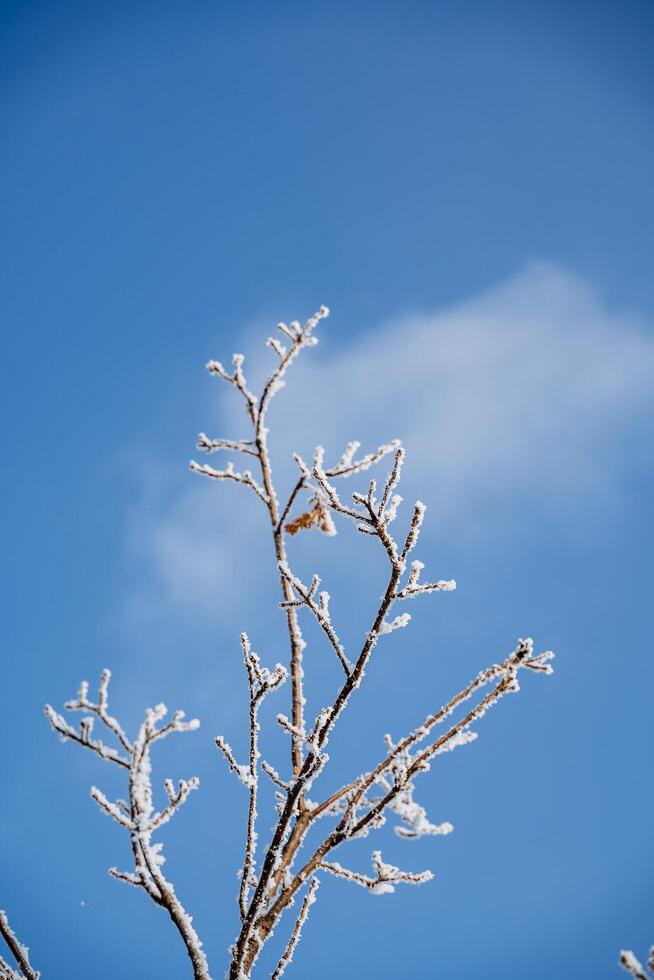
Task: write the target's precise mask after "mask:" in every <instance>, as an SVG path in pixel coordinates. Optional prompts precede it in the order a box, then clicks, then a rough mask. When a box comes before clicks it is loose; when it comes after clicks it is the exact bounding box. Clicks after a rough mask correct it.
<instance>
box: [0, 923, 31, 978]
mask: <svg viewBox="0 0 654 980" xmlns="http://www.w3.org/2000/svg"><path fill="white" fill-rule="evenodd" d="M0 936H2V938H3V939H4V941H5V942H6V944H7V946H8V947H9V949H10V950H11V954H12V956H13V957H14V959H15V960H16V963H17V964H18V966H19V967H20V969H21V971H22V973H23V975H24V976H25V977H26V980H39V976H40V974H39V973H38V971H37V970H35V969H34V968H33V967H32V965H31V964H30V961H29V957H28V953H27V949H26V948H25V947H24V946H23V945H22V944H21V943H19V941H18V938H17V937H16V934H15V932H14V931H13V929H12V928H11V926H10V925H9V919H8V918H7V913H6V912H5V911H3V910H2V909H0Z"/></svg>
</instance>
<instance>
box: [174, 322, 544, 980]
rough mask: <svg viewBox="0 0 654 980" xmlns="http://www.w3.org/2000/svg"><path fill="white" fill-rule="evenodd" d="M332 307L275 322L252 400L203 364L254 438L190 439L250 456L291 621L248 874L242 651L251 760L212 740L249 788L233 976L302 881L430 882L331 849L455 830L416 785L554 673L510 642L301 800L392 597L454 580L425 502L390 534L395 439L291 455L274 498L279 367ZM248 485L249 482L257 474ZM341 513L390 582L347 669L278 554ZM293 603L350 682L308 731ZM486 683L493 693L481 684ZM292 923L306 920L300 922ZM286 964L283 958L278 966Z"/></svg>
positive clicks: (239, 380) (256, 685)
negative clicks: (371, 474)
mask: <svg viewBox="0 0 654 980" xmlns="http://www.w3.org/2000/svg"><path fill="white" fill-rule="evenodd" d="M327 313H328V310H327V309H326V308H321V310H320V311H319V312H318V313H317V314H315V315H314V316H313V317H311V318H309V320H307V321H306V323H305V324H304V325H301V324H300V323H299V322H297V321H293V322H292V323H290V324H288V325H287V324H285V323H282V324H279V330H280V333H281V334H282V339H281V340H279V339H277V338H269V339H268V346H269V347H270V348H271V350H272V352H273V354H274V356H275V358H276V364H275V366H274V368H273V370H272V373H271V375H270V376H269V378H268V379H267V381H266V382H265V384H264V386H263V388H262V390H261V393H260V394H259V395H255V394H253V393H252V392H251V391H250V390H249V388H248V387H247V383H246V380H245V376H244V374H243V356H242V355H235V357H234V359H233V365H234V367H233V372H229V371H227V370H226V369H225V368H224V367H223V366H222V365H221V364H220V363H219V362H215V361H212V362H210V363H209V365H208V367H209V370H210V371H211V372H212V373H213V374H216V375H218V376H219V377H221V378H222V379H223V380H225V381H226V382H228V383H229V384H231V385H233V386H234V387H236V388H237V389H238V390H239V391H240V393H241V394H242V396H243V397H244V399H245V403H246V409H247V412H248V416H249V418H250V422H251V425H252V436H251V438H250V437H248V439H247V440H241V441H233V440H227V439H217V440H212V439H209V438H208V437H207V436H206V435H204V434H201V436H200V439H199V443H198V445H199V448H201V449H202V450H203V451H205V452H214V451H219V450H226V451H234V452H241V453H244V454H245V455H248V454H249V455H252V456H256V457H257V461H258V465H259V469H260V477H258V478H257V481H256V483H255V485H254V489H255V491H256V492H257V493H258V496H260V498H261V499H262V500H263V502H264V503H265V504H266V507H267V509H268V513H269V517H270V525H271V530H272V536H273V544H274V549H275V561H276V564H277V567H278V569H279V576H280V585H281V592H282V595H281V602H280V606H281V608H282V609H283V610H284V612H285V614H286V620H287V626H288V636H289V641H290V676H291V712H290V713H289V717H286V715H285V714H283V713H279V714H278V715H277V722H278V724H279V725H280V726H281V728H282V729H283V730H284V731H285V732H286V733H287V734H288V736H289V739H290V743H291V758H292V773H291V776H290V778H288V779H286V778H282V777H281V776H280V775H279V773H277V771H276V770H275V769H274V768H273V767H272V766H271V765H270V764H269V763H268V762H262V763H261V768H262V769H263V771H264V772H265V773H266V774H267V776H268V777H269V778H270V779H271V781H272V782H273V784H274V787H275V790H276V794H275V796H276V807H277V812H278V820H277V823H276V826H275V827H274V830H273V834H272V838H271V840H270V843H269V844H268V846H267V849H266V851H265V853H264V855H263V859H262V861H261V863H260V866H259V867H258V868H257V867H256V866H255V849H256V840H257V837H256V827H255V823H256V805H257V791H258V764H259V749H258V735H259V725H258V718H257V707H258V694H259V692H260V690H261V685H262V680H261V675H260V674H259V673H258V671H259V670H260V665H258V660H257V661H254V660H252V659H251V651H250V650H249V645H248V646H247V647H246V646H244V659H245V663H246V668H247V670H248V678H249V690H250V753H249V761H248V763H247V764H242V763H239V762H238V761H237V759H236V757H235V756H234V753H233V752H232V750H231V748H230V747H229V745H228V744H227V743H226V742H225V741H224V739H222V738H218V739H217V740H216V743H217V745H218V747H219V748H220V750H221V751H222V753H223V755H224V756H225V758H226V760H227V762H228V765H229V766H230V768H231V769H232V770H233V771H234V772H235V773H236V775H237V776H238V777H239V779H240V780H241V782H242V783H243V784H244V785H245V786H246V788H247V789H248V792H249V798H250V804H249V810H248V820H247V829H246V847H245V857H244V864H243V869H242V871H241V890H240V894H239V906H240V911H241V919H242V925H241V930H240V933H239V935H238V937H237V939H236V942H235V944H234V946H233V947H232V950H231V952H232V963H231V966H230V973H229V976H230V980H243V978H246V977H247V978H249V977H250V975H251V971H252V968H253V966H254V963H255V962H256V959H257V956H258V954H259V952H260V949H261V947H262V946H263V944H264V943H265V942H266V941H267V938H268V937H269V936H270V935H271V933H272V931H273V929H274V927H275V925H276V923H277V921H278V919H279V917H280V916H281V915H282V913H283V912H284V910H285V909H287V908H288V907H289V905H291V904H292V903H293V902H294V896H295V895H296V894H297V892H298V890H299V889H300V888H302V887H303V886H306V884H307V882H309V881H313V879H314V877H315V875H316V873H318V872H319V871H320V870H321V869H324V870H328V871H331V872H332V873H336V874H340V875H341V876H343V874H345V876H349V877H352V879H353V880H358V881H359V883H363V884H365V886H366V887H367V888H369V889H370V890H371V891H374V892H377V893H379V892H384V891H389V890H391V889H392V888H393V887H394V885H395V884H396V883H398V882H402V881H410V882H416V883H419V882H422V881H425V880H427V877H428V873H423V874H419V875H413V874H411V873H408V872H401V871H399V869H397V868H395V867H394V866H393V865H389V864H386V863H385V862H383V861H382V859H381V855H380V854H379V852H375V855H374V867H375V875H376V876H375V877H370V878H369V877H367V876H365V875H358V873H357V872H343V871H342V869H341V868H340V865H336V864H334V862H330V861H329V860H328V855H329V854H330V852H331V851H332V850H334V848H336V847H338V846H339V845H340V844H341V843H343V842H345V841H347V840H349V839H352V838H354V837H358V836H362V835H365V834H367V833H368V832H369V831H370V830H372V829H374V828H375V827H378V826H381V825H382V823H383V822H384V820H385V818H386V815H387V814H394V815H395V816H396V817H397V818H398V821H399V826H398V827H397V828H396V830H397V833H398V834H399V836H401V837H404V838H409V839H414V838H417V837H421V836H424V835H427V834H428V835H443V834H447V833H449V832H450V831H451V830H452V826H451V824H449V823H447V822H443V823H433V822H431V821H430V820H429V818H428V817H427V814H426V811H425V808H424V807H422V806H421V805H420V804H419V803H417V802H416V800H415V798H414V790H415V787H414V780H415V778H416V777H417V776H418V775H419V774H420V773H423V772H425V771H427V770H428V769H429V766H430V763H431V762H432V761H433V760H434V759H435V757H436V756H438V755H439V754H441V753H442V752H449V751H451V750H452V749H454V748H456V747H458V746H461V745H464V744H467V743H469V742H470V741H472V740H473V739H474V738H475V737H476V733H475V732H473V731H472V730H471V726H473V725H474V723H475V722H477V721H478V720H479V719H480V718H481V717H482V716H483V715H484V714H485V713H486V711H488V710H489V708H490V707H492V706H493V705H494V704H495V703H497V702H498V701H499V700H500V699H501V698H502V697H503V696H504V695H505V694H507V693H510V692H512V691H515V690H517V689H518V682H517V677H518V673H519V671H520V670H521V669H523V668H527V669H531V670H533V671H537V672H541V673H549V672H550V670H551V667H550V664H549V659H550V658H551V656H552V655H551V654H550V653H545V654H541V655H540V656H539V657H535V656H534V654H533V648H532V646H531V642H530V641H525V642H524V643H521V644H519V645H518V648H517V649H516V650H515V651H514V652H513V653H512V654H511V655H510V657H508V658H507V659H506V660H505V661H503V662H502V663H501V664H498V665H494V666H493V667H491V668H489V669H488V670H486V671H483V672H482V673H481V674H480V675H478V677H477V678H475V680H474V681H473V682H471V684H469V685H468V687H467V688H465V689H464V690H463V691H461V692H460V693H459V694H458V695H456V696H455V697H454V698H452V699H451V700H450V701H449V702H448V703H447V704H446V705H445V706H444V707H443V708H441V709H440V710H439V711H437V712H435V713H434V714H433V715H431V716H429V717H428V718H427V719H426V721H425V722H424V723H423V724H422V725H421V726H420V727H419V728H417V729H415V730H414V731H413V732H411V733H410V734H409V735H407V736H406V737H405V738H404V739H402V740H401V741H399V742H398V743H397V744H395V743H393V742H392V741H391V740H390V739H388V740H387V743H386V753H385V755H384V756H383V758H382V760H381V761H380V762H379V763H378V765H377V766H376V767H375V768H374V769H373V770H371V772H368V773H363V774H361V775H359V776H356V777H355V778H354V779H352V780H350V781H349V782H348V783H347V784H345V785H344V786H343V787H342V788H341V789H339V790H337V791H336V792H334V793H332V794H331V795H330V796H328V797H327V798H326V799H323V800H322V802H320V803H314V802H312V801H311V800H309V799H308V798H307V792H308V790H309V787H310V786H311V785H312V784H313V782H314V781H315V780H316V778H317V776H318V774H319V773H320V772H321V770H322V768H323V766H324V765H325V764H326V762H327V759H328V757H327V753H326V751H325V749H326V746H327V742H328V740H329V738H330V735H331V733H332V732H333V730H334V727H335V725H336V723H337V721H338V719H339V717H340V715H341V714H342V712H343V711H344V710H345V709H346V708H347V706H348V705H349V704H350V701H351V700H352V697H353V695H354V692H355V691H356V690H357V689H358V687H359V686H360V684H361V683H362V681H363V679H364V676H365V672H366V669H367V666H368V663H369V661H370V658H371V656H372V655H373V652H374V650H375V647H376V646H377V644H378V643H379V642H380V641H381V640H382V638H383V637H385V636H386V635H387V634H389V633H392V632H396V631H398V630H400V629H401V628H403V627H406V626H408V624H409V622H410V616H409V614H408V613H400V614H394V610H393V606H394V603H396V602H398V601H404V600H406V599H409V598H415V597H417V596H419V595H423V594H427V593H432V592H449V591H452V590H453V589H454V588H455V582H454V581H453V580H451V579H437V580H434V581H422V579H421V573H422V570H423V568H424V565H423V563H422V562H421V561H419V560H417V559H413V552H414V551H415V548H416V546H417V543H418V540H419V536H420V532H421V528H422V525H423V521H424V517H425V506H424V504H423V503H421V502H420V501H418V502H417V503H416V504H415V505H414V507H413V510H412V511H411V514H410V517H409V522H408V528H407V529H406V530H405V532H404V534H403V535H399V536H397V537H396V536H395V531H394V528H395V527H396V524H395V522H396V521H397V519H398V516H399V514H400V505H401V503H402V497H401V496H400V494H399V493H398V492H397V491H398V486H399V483H400V478H401V474H402V467H403V465H404V462H405V453H404V450H403V449H402V447H401V445H400V444H399V442H397V441H393V442H390V443H386V444H384V445H382V446H380V447H379V448H378V449H377V450H376V451H375V452H372V453H369V454H367V455H363V456H357V453H358V452H359V449H360V445H359V443H357V442H350V443H348V445H347V447H346V449H345V451H344V452H343V454H342V455H341V457H340V459H339V460H338V462H337V463H336V464H335V465H332V466H329V467H328V466H327V465H326V464H325V461H324V455H325V454H324V450H323V449H322V447H320V446H318V447H317V449H316V450H315V453H314V457H313V461H312V463H311V464H308V463H307V462H305V461H304V459H303V458H302V457H301V456H300V455H299V454H297V453H296V454H294V459H295V462H296V464H297V466H298V469H299V475H298V477H297V480H296V482H295V483H294V485H293V486H292V488H291V490H290V493H289V494H288V496H287V497H286V498H285V500H286V503H285V504H284V506H283V507H280V505H279V503H278V497H277V493H276V489H275V486H274V483H273V479H272V464H271V459H270V453H269V449H268V443H267V435H268V429H267V427H266V412H267V409H268V407H269V405H270V401H271V400H272V398H273V397H274V395H275V394H276V392H278V391H279V390H280V388H281V387H282V385H283V384H284V381H285V374H286V371H287V369H288V367H289V366H290V364H291V363H292V362H293V360H294V359H295V358H296V357H297V355H298V354H299V352H300V350H302V349H303V348H305V347H310V346H313V345H314V344H315V343H316V338H315V336H314V330H315V327H316V326H317V324H318V322H319V321H320V319H322V318H323V317H324V316H326V315H327ZM391 454H392V456H393V459H392V463H391V465H390V467H389V472H388V474H387V476H386V478H385V479H384V480H383V481H380V482H379V490H378V489H377V481H376V480H374V479H373V480H371V481H370V482H369V485H368V487H367V490H364V491H363V492H354V493H353V494H352V495H351V501H349V500H348V501H346V500H344V499H341V497H340V496H339V492H338V490H337V488H336V483H337V480H338V479H339V478H348V477H350V476H353V475H355V474H359V473H362V472H363V471H365V470H367V469H368V468H369V467H370V466H372V465H373V464H374V463H377V462H379V461H381V460H383V459H384V458H385V457H387V456H389V455H391ZM192 466H193V469H195V470H196V471H197V472H200V473H203V474H204V475H207V476H213V477H214V478H215V479H232V480H234V479H238V480H240V482H246V475H245V474H244V475H241V474H236V475H235V471H234V468H233V466H232V467H228V468H227V469H226V470H222V471H221V470H215V471H213V470H211V468H208V467H206V466H205V467H200V466H198V464H192ZM247 477H250V474H247ZM251 479H252V481H253V482H254V478H251ZM303 493H306V494H308V495H309V496H308V502H307V504H306V505H305V508H304V510H302V509H301V508H298V510H300V513H299V514H298V513H297V511H295V505H296V503H297V501H298V498H299V496H300V494H303ZM339 516H343V517H347V518H349V519H350V520H353V521H354V522H355V524H356V527H357V529H358V530H359V531H360V532H362V533H363V534H365V535H367V536H371V537H373V538H377V539H378V540H379V542H380V544H381V546H382V549H383V552H384V553H385V555H386V558H387V559H388V563H389V569H388V579H387V583H386V586H385V588H384V590H383V593H382V596H381V599H380V602H379V604H378V605H377V608H376V612H375V613H374V615H373V616H372V619H371V624H370V628H369V629H368V631H367V633H366V634H365V637H364V640H363V642H362V644H361V646H360V647H359V652H358V654H357V656H356V659H354V660H353V661H352V663H350V662H349V661H348V660H347V658H346V657H345V650H344V645H343V643H342V641H341V639H340V638H339V636H338V634H337V633H336V631H335V629H334V626H333V625H332V618H331V615H330V610H329V595H328V594H327V593H326V592H320V593H319V592H318V588H319V584H320V580H319V578H318V577H317V576H314V578H313V580H312V582H311V584H310V585H305V584H304V583H303V582H302V580H301V579H299V578H298V577H297V576H295V575H294V573H293V572H292V571H291V566H290V564H289V561H288V557H287V554H286V542H287V540H289V539H290V538H292V537H293V536H294V535H296V534H297V533H298V532H300V531H304V530H308V529H311V528H316V529H318V530H320V531H322V532H323V533H325V534H328V535H332V534H333V533H334V532H335V530H336V528H335V525H334V519H338V517H339ZM287 536H288V537H287ZM301 606H307V607H308V609H309V610H310V612H311V613H312V615H313V616H314V618H315V619H316V621H317V622H318V624H319V626H320V628H321V631H322V633H323V635H324V637H325V639H326V640H327V642H328V643H329V645H330V646H331V647H332V649H333V650H334V652H335V653H336V655H337V657H338V660H339V663H340V664H341V667H342V668H343V672H344V675H345V676H344V678H343V679H342V682H341V685H340V687H339V688H338V689H337V691H336V692H335V693H334V694H333V695H332V697H331V700H330V703H329V704H328V706H327V707H326V708H325V709H323V710H322V711H321V712H320V713H319V714H318V716H317V717H316V720H315V722H314V724H313V726H312V727H311V730H310V731H308V726H307V725H306V724H305V717H304V714H305V699H304V693H303V671H302V653H303V649H304V646H305V642H304V639H303V637H302V633H301V631H300V626H299V621H298V610H299V609H300V607H301ZM488 686H490V688H491V689H490V690H487V689H486V688H487V687H488ZM471 698H472V699H474V703H473V705H472V706H471V707H470V709H469V710H468V711H467V713H463V707H462V706H463V705H464V704H465V702H467V701H468V699H471ZM459 708H461V716H460V717H458V720H455V721H450V722H449V724H448V725H446V724H445V722H446V720H447V719H449V716H450V715H452V714H453V713H454V712H455V711H457V709H459ZM457 713H459V712H457ZM437 725H441V726H442V730H441V731H440V737H438V734H437V732H436V731H435V730H434V726H437ZM320 817H322V818H325V817H327V818H329V817H331V818H334V819H335V821H336V826H335V827H333V829H332V830H331V831H328V832H327V833H326V836H324V837H323V839H322V842H320V843H318V844H317V846H315V849H314V850H313V853H312V855H311V856H310V857H309V859H308V860H306V859H305V860H304V863H303V864H302V866H301V867H300V869H299V870H296V862H297V863H298V864H299V863H300V862H299V854H300V852H301V849H302V847H303V844H304V842H305V838H306V836H307V833H308V831H309V829H310V827H311V826H313V824H314V821H316V820H317V819H318V818H320ZM335 869H338V870H335ZM300 920H302V913H301V914H300V918H299V919H298V922H300ZM300 926H301V922H300ZM293 935H294V936H295V933H294V934H293ZM298 937H299V931H298ZM295 942H296V939H294V938H293V937H292V940H291V943H290V947H289V948H291V947H293V948H294V944H295ZM285 967H286V961H285V960H284V956H283V957H282V960H281V961H280V968H284V969H285ZM280 968H278V969H280ZM280 973H281V970H280ZM277 975H280V974H276V976H277Z"/></svg>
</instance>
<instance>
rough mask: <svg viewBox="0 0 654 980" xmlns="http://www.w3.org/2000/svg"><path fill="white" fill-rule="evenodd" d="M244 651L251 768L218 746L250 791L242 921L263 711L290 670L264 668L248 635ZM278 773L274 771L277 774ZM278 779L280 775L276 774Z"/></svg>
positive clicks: (249, 881) (250, 872)
mask: <svg viewBox="0 0 654 980" xmlns="http://www.w3.org/2000/svg"><path fill="white" fill-rule="evenodd" d="M241 648H242V651H243V661H244V663H245V669H246V671H247V675H248V690H249V700H250V713H249V717H250V740H249V760H248V765H247V766H244V765H239V763H238V762H237V761H236V759H235V758H234V755H233V753H232V750H231V748H230V747H229V745H227V743H226V742H225V741H224V739H222V738H221V737H220V736H218V738H216V745H217V746H218V748H219V749H220V750H221V751H222V753H223V755H224V756H225V758H226V759H227V761H228V763H229V766H230V768H231V769H232V771H233V772H235V773H236V775H237V776H238V778H239V779H240V780H241V782H242V783H244V784H245V786H247V788H248V790H249V794H250V796H249V803H248V817H247V827H246V833H245V857H244V859H243V868H242V871H241V885H240V889H239V896H238V904H239V909H240V912H241V918H242V919H243V918H245V913H246V910H247V901H248V895H249V891H250V888H251V887H252V885H253V884H256V882H255V881H254V880H253V876H254V867H255V854H256V847H257V832H256V819H257V796H258V791H259V759H260V753H259V741H258V739H259V707H260V705H261V702H262V701H263V699H264V698H265V697H266V695H267V694H270V692H271V691H274V690H276V689H277V688H278V687H279V686H280V685H281V684H283V683H284V681H285V680H286V678H287V676H288V674H287V671H286V668H285V667H283V666H282V665H281V664H276V665H275V667H274V669H273V670H268V668H267V667H263V666H262V664H261V662H260V660H259V657H258V656H257V654H256V653H255V652H254V650H253V649H252V647H251V646H250V640H249V639H248V636H247V634H246V633H243V634H241ZM273 771H274V770H273ZM275 775H276V774H275Z"/></svg>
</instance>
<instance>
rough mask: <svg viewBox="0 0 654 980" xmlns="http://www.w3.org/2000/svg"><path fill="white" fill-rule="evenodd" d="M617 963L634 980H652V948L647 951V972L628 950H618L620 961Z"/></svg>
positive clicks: (653, 953)
mask: <svg viewBox="0 0 654 980" xmlns="http://www.w3.org/2000/svg"><path fill="white" fill-rule="evenodd" d="M618 962H619V964H620V966H621V967H622V968H623V969H624V970H626V971H627V973H630V974H631V976H632V977H634V978H635V980H652V977H654V946H652V948H651V949H650V951H649V956H648V958H647V970H646V969H645V967H644V966H643V965H642V963H641V962H640V960H638V959H637V958H636V957H635V956H634V954H633V953H632V952H631V950H630V949H621V950H620V959H619V960H618Z"/></svg>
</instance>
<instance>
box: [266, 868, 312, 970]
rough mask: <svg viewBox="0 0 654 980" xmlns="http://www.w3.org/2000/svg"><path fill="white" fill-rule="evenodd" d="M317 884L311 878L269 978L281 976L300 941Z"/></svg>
mask: <svg viewBox="0 0 654 980" xmlns="http://www.w3.org/2000/svg"><path fill="white" fill-rule="evenodd" d="M319 884H320V882H319V880H318V878H312V879H311V883H310V885H309V888H308V889H307V893H306V895H305V896H304V898H303V899H302V905H301V907H300V914H299V915H298V917H297V919H296V921H295V926H294V927H293V932H292V933H291V938H290V939H289V941H288V943H287V945H286V949H285V950H284V952H283V953H282V956H281V959H280V961H279V963H278V964H277V966H276V968H275V971H274V973H273V975H272V978H271V980H279V977H281V975H282V973H284V971H285V970H286V967H287V966H288V965H289V963H290V962H291V960H292V959H293V953H294V952H295V947H296V946H297V944H298V943H299V941H300V937H301V935H302V929H303V928H304V924H305V922H306V921H307V919H308V918H309V910H310V908H311V906H312V905H313V903H314V902H315V901H316V892H317V891H318V886H319Z"/></svg>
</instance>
